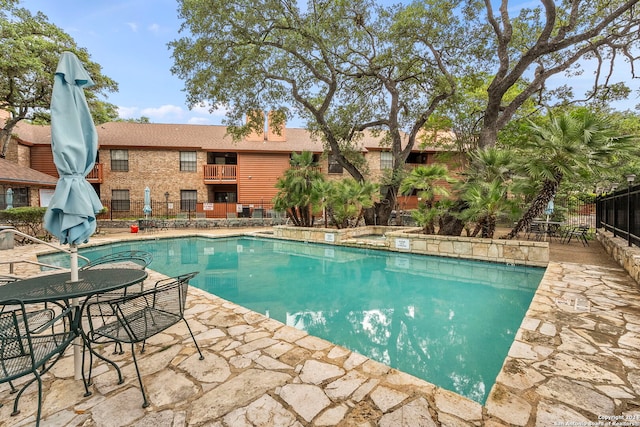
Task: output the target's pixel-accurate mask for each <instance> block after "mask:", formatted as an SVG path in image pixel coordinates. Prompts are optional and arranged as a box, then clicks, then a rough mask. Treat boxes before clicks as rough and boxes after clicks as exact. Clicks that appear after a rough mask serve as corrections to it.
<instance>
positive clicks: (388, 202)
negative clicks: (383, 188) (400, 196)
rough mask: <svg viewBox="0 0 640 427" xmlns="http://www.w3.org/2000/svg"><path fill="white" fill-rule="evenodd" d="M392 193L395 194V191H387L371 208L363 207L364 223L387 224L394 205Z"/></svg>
mask: <svg viewBox="0 0 640 427" xmlns="http://www.w3.org/2000/svg"><path fill="white" fill-rule="evenodd" d="M392 194H395V191H391V190H389V191H387V196H386V197H385V198H384V199H383V200H381V201H379V202H376V203H374V205H373V207H371V208H367V209H363V213H362V216H363V218H364V223H365V224H366V225H389V219H390V218H391V211H392V210H393V208H392V206H395V200H393V195H392Z"/></svg>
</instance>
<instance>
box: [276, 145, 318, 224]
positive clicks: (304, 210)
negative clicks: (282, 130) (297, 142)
mask: <svg viewBox="0 0 640 427" xmlns="http://www.w3.org/2000/svg"><path fill="white" fill-rule="evenodd" d="M289 164H290V166H291V167H290V168H289V169H287V170H286V171H285V173H284V176H283V177H282V178H279V179H278V182H277V183H276V188H278V189H279V190H278V194H276V196H275V197H274V199H273V203H274V209H276V210H280V211H285V212H286V213H287V216H288V217H289V218H290V219H291V222H292V223H293V224H294V225H296V226H298V227H313V221H314V215H313V214H314V212H313V210H312V209H313V208H314V207H317V206H319V205H320V201H321V197H322V195H321V194H320V193H319V192H318V191H316V189H317V186H316V185H314V183H316V182H318V181H322V180H324V177H323V175H322V173H321V172H320V169H319V168H318V165H317V163H316V162H314V161H313V153H311V152H309V151H303V152H302V153H300V154H297V153H293V154H292V155H291V160H290V161H289Z"/></svg>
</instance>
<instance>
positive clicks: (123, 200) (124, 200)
mask: <svg viewBox="0 0 640 427" xmlns="http://www.w3.org/2000/svg"><path fill="white" fill-rule="evenodd" d="M111 210H112V211H120V212H122V211H129V210H131V201H130V200H129V190H111Z"/></svg>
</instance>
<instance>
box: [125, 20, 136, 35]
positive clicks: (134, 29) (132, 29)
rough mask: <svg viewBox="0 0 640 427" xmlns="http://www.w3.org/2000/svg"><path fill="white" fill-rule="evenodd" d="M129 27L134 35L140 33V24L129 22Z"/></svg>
mask: <svg viewBox="0 0 640 427" xmlns="http://www.w3.org/2000/svg"><path fill="white" fill-rule="evenodd" d="M127 25H128V26H129V28H131V31H133V32H134V33H135V32H137V31H138V24H136V23H135V22H127Z"/></svg>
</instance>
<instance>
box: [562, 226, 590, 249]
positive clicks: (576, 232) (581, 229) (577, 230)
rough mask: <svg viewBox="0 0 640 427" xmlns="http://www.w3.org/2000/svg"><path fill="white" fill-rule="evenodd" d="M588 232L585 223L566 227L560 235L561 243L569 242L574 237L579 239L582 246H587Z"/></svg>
mask: <svg viewBox="0 0 640 427" xmlns="http://www.w3.org/2000/svg"><path fill="white" fill-rule="evenodd" d="M588 233H589V226H588V225H585V224H583V225H580V226H578V227H574V228H570V229H567V230H566V231H565V234H564V235H563V237H562V243H571V239H572V238H574V237H575V238H576V239H578V240H580V242H581V243H582V246H589V239H588V238H587V234H588Z"/></svg>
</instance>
